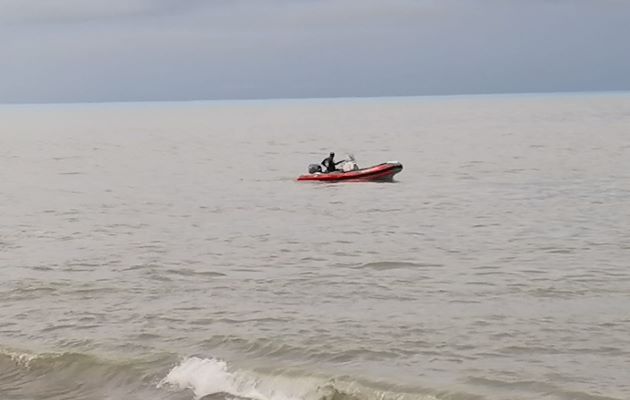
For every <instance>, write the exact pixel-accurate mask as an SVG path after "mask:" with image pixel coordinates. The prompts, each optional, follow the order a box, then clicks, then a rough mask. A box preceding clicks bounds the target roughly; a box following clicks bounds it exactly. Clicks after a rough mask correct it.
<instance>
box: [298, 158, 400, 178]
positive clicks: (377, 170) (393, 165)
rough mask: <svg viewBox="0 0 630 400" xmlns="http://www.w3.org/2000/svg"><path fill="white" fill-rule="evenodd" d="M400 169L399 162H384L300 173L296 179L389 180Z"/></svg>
mask: <svg viewBox="0 0 630 400" xmlns="http://www.w3.org/2000/svg"><path fill="white" fill-rule="evenodd" d="M402 169H403V166H402V164H401V163H399V162H386V163H383V164H379V165H375V166H373V167H369V168H362V169H358V170H355V171H348V172H342V171H335V172H330V173H315V174H306V175H301V176H300V177H299V178H297V180H298V181H315V182H357V181H358V182H391V181H392V180H393V179H394V175H396V174H397V173H399V172H400V171H402Z"/></svg>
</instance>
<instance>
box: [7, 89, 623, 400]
mask: <svg viewBox="0 0 630 400" xmlns="http://www.w3.org/2000/svg"><path fill="white" fill-rule="evenodd" d="M330 150H335V151H336V152H337V153H338V154H339V155H340V156H343V153H344V152H351V153H354V155H355V156H356V158H357V160H358V162H359V164H360V165H361V166H368V165H370V164H376V163H379V162H383V161H387V160H392V159H393V160H399V161H401V162H402V163H403V165H404V167H405V169H404V170H403V172H402V173H401V174H400V175H398V176H397V182H395V183H390V184H387V183H384V184H375V183H355V184H337V185H335V184H332V185H330V184H317V183H297V182H295V180H294V179H295V177H297V176H298V175H299V174H301V173H303V172H305V170H306V167H307V165H308V164H309V163H311V162H319V161H321V160H322V159H323V158H324V157H325V156H326V155H327V153H328V152H329V151H330ZM0 182H1V186H0V398H2V399H3V400H5V399H6V400H26V399H47V400H48V399H51V400H52V399H55V400H60V399H192V398H195V397H197V398H200V397H203V396H209V398H212V399H217V400H223V399H224V398H228V399H232V398H248V399H254V400H289V399H291V400H298V399H299V400H318V399H334V400H339V399H350V400H371V399H400V400H403V399H404V400H408V399H440V400H442V399H443V400H446V399H459V400H468V399H470V400H481V399H488V400H498V399H549V400H556V399H558V400H568V399H580V400H585V399H591V400H595V399H597V400H603V399H619V400H621V399H628V398H630V374H629V372H628V371H630V333H629V332H630V263H629V260H630V229H629V226H630V96H629V95H627V94H578V95H554V96H535V95H531V96H477V97H443V98H401V99H365V100H344V99H338V100H309V101H255V102H225V103H220V102H207V103H203V102H199V103H156V104H150V103H149V104H93V105H42V106H2V107H0Z"/></svg>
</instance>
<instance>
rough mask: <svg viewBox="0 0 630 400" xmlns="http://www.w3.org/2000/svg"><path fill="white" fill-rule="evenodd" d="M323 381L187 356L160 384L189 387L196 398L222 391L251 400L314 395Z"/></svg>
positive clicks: (293, 399) (294, 399)
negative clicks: (247, 368)
mask: <svg viewBox="0 0 630 400" xmlns="http://www.w3.org/2000/svg"><path fill="white" fill-rule="evenodd" d="M323 383H324V382H323V381H321V380H319V379H316V378H299V379H294V378H289V377H281V376H265V375H261V374H257V373H254V372H248V371H241V370H235V369H232V368H230V367H229V366H228V364H227V363H226V362H225V361H222V360H217V359H207V358H198V357H190V358H187V359H185V360H184V361H182V362H181V363H180V364H179V365H177V366H176V367H174V368H173V369H172V370H171V371H170V372H169V373H168V375H167V376H166V377H165V378H164V379H163V380H162V381H161V382H160V384H159V386H164V385H170V386H173V387H176V388H180V389H190V390H192V391H193V393H194V394H195V397H196V398H201V397H203V396H207V395H211V394H218V393H225V394H226V395H230V396H235V397H244V398H249V399H254V400H303V399H308V398H313V397H314V395H315V396H316V394H317V392H318V391H319V390H320V387H321V385H322V384H323ZM316 397H320V396H316Z"/></svg>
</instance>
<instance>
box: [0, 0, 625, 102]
mask: <svg viewBox="0 0 630 400" xmlns="http://www.w3.org/2000/svg"><path fill="white" fill-rule="evenodd" d="M628 89H630V1H629V0H0V102H5V103H7V102H9V103H10V102H68V101H70V102H79V101H117V100H121V101H129V100H193V99H234V98H285V97H338V96H347V97H352V96H396V95H433V94H468V93H506V92H508V93H509V92H554V91H582V90H628Z"/></svg>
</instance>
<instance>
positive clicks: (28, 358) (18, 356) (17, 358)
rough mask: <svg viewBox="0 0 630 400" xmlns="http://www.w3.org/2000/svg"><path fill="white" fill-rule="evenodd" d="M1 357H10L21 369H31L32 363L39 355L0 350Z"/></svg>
mask: <svg viewBox="0 0 630 400" xmlns="http://www.w3.org/2000/svg"><path fill="white" fill-rule="evenodd" d="M0 355H4V356H6V357H9V358H10V359H11V361H13V362H14V363H16V364H17V365H18V366H19V367H22V368H30V366H31V362H32V361H33V360H35V359H36V358H38V357H39V355H37V354H33V353H25V352H17V351H10V350H4V349H0Z"/></svg>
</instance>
